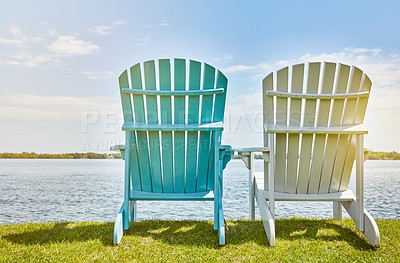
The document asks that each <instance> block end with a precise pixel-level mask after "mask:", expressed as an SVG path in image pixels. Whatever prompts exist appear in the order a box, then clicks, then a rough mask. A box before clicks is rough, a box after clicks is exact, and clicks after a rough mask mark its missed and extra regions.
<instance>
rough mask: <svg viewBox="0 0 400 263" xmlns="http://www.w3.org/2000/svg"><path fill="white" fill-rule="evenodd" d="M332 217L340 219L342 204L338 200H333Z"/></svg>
mask: <svg viewBox="0 0 400 263" xmlns="http://www.w3.org/2000/svg"><path fill="white" fill-rule="evenodd" d="M333 219H335V220H342V205H341V204H340V202H333Z"/></svg>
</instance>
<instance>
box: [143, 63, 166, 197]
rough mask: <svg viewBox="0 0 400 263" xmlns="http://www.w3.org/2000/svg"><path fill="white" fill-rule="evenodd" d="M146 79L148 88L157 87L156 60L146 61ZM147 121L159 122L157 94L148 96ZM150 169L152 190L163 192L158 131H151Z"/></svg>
mask: <svg viewBox="0 0 400 263" xmlns="http://www.w3.org/2000/svg"><path fill="white" fill-rule="evenodd" d="M144 80H145V89H146V90H155V89H156V75H155V65H154V60H150V61H146V62H144ZM146 106H147V123H158V107H157V97H156V96H146ZM148 134H149V150H150V171H151V184H152V191H153V192H156V193H162V191H163V189H162V172H161V154H160V136H159V133H158V132H157V131H149V132H148Z"/></svg>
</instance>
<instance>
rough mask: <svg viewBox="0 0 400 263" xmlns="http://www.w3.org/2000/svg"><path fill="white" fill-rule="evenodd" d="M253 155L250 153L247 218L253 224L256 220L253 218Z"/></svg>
mask: <svg viewBox="0 0 400 263" xmlns="http://www.w3.org/2000/svg"><path fill="white" fill-rule="evenodd" d="M253 166H254V153H253V152H252V153H250V162H249V168H250V169H249V217H250V221H252V222H254V220H255V219H256V216H255V196H254V190H255V183H256V181H255V178H254V167H253Z"/></svg>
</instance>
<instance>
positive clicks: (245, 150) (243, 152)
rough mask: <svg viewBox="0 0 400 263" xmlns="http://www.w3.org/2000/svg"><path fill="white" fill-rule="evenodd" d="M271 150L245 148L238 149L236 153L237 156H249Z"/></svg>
mask: <svg viewBox="0 0 400 263" xmlns="http://www.w3.org/2000/svg"><path fill="white" fill-rule="evenodd" d="M270 151H271V149H270V148H269V147H246V148H239V149H238V150H237V152H238V153H239V154H242V155H243V154H250V153H251V152H260V153H268V152H270Z"/></svg>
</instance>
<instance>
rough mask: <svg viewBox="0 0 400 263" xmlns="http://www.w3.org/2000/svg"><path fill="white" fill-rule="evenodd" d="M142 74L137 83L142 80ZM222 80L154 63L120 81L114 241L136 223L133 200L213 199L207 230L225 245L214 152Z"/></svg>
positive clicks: (191, 67) (210, 71)
mask: <svg viewBox="0 0 400 263" xmlns="http://www.w3.org/2000/svg"><path fill="white" fill-rule="evenodd" d="M142 76H144V79H142ZM227 83H228V81H227V78H226V77H225V76H224V75H223V74H222V73H221V72H220V71H219V70H216V69H215V68H214V67H212V66H210V65H208V64H205V63H204V64H203V65H202V64H201V63H200V62H197V61H194V60H185V59H174V60H173V61H170V60H169V59H160V60H158V61H154V60H150V61H146V62H144V63H143V64H142V65H141V64H140V63H138V64H136V65H134V66H133V67H131V68H130V74H128V71H127V70H125V71H124V72H123V73H122V74H121V75H120V77H119V87H120V93H121V101H122V109H123V116H124V124H123V126H122V130H123V131H125V145H118V146H114V147H111V149H112V150H116V149H119V150H120V151H121V155H122V158H123V159H124V160H125V183H124V185H125V186H124V202H123V204H122V207H121V209H120V211H119V213H118V215H117V219H116V222H115V226H114V243H115V244H118V243H119V242H120V241H121V238H122V236H123V231H124V230H125V229H128V228H129V226H130V222H131V221H135V218H136V201H146V200H169V201H171V200H176V201H178V200H179V201H214V229H215V230H218V235H219V244H221V245H223V244H225V226H224V216H223V210H222V171H223V168H225V166H226V163H227V162H228V161H229V160H230V156H231V155H230V154H231V153H230V152H229V151H230V150H229V147H227V146H221V145H220V144H221V132H222V130H223V127H222V125H223V118H224V109H225V97H226V89H227Z"/></svg>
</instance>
